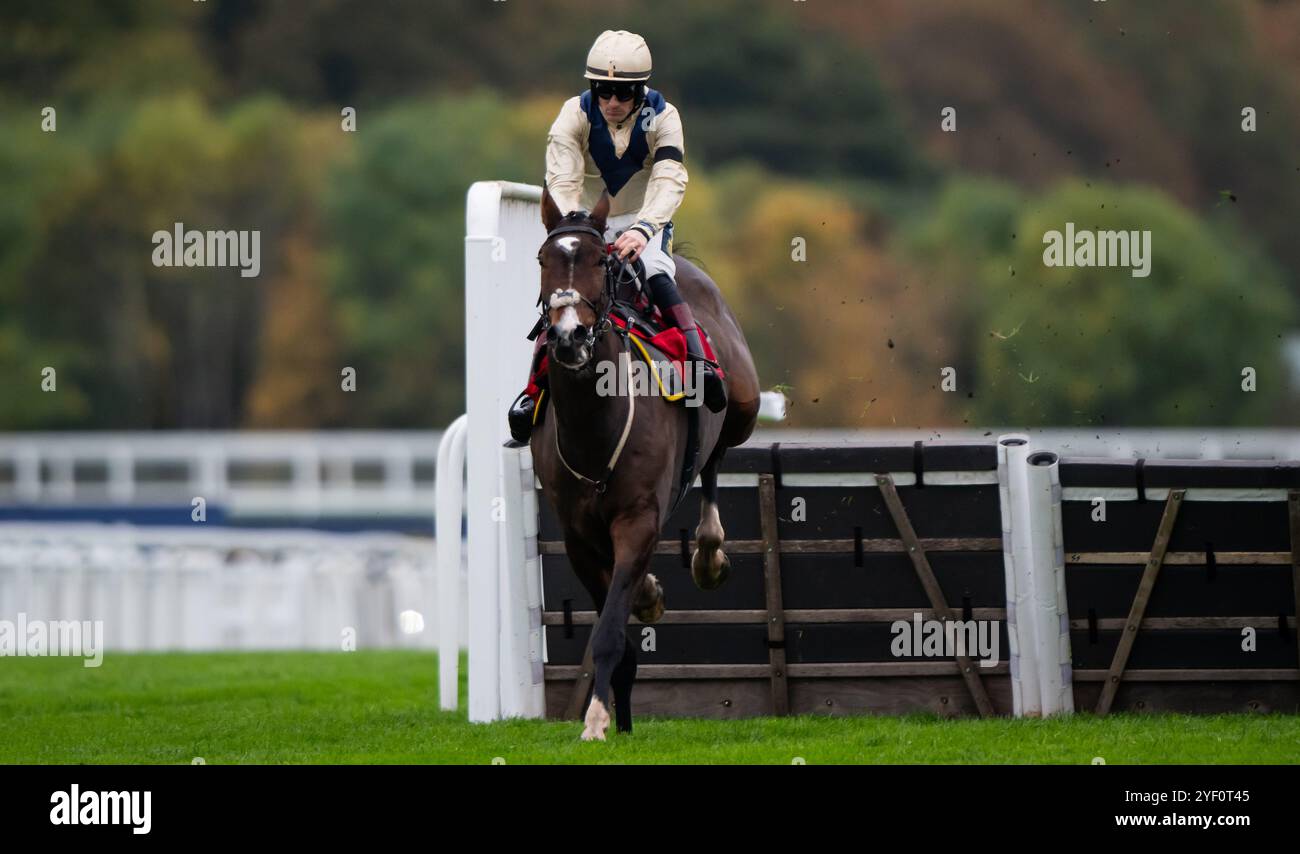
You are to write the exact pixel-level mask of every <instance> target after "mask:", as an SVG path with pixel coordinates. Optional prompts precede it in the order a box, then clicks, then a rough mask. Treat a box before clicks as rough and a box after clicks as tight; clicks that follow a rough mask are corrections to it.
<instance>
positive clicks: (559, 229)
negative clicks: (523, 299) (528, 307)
mask: <svg viewBox="0 0 1300 854" xmlns="http://www.w3.org/2000/svg"><path fill="white" fill-rule="evenodd" d="M566 234H588V235H591V236H592V237H594V238H596V240H598V241H600V245H601V246H602V247H603V248H604V261H603V262H602V263H603V265H604V267H605V284H604V286H603V287H602V288H601V297H602V299H601V305H600V306H599V307H598V306H596V305H595V304H594V303H593V302H592V301H591V300H589V299H587V298H586V297H585V296H583V295H582V294H580V293H578V292H577V290H575V289H573V288H564V289H556V290H555V291H554V292H552V293H551V295H550V296H549V297H546V298H545V299H543V298H542V296H541V295H540V294H539V295H538V297H537V304H538V305H539V306H541V313H542V317H541V319H540V320H539V321H538V323H537V327H536V328H537V331H538V332H539V333H542V332H544V333H546V336H547V339H548V340H551V338H552V332H551V329H552V324H551V311H552V309H556V308H563V307H564V306H566V305H577V304H578V303H580V302H581V303H585V304H586V305H587V307H588V308H590V309H591V311H592V313H593V314H594V315H596V321H595V323H593V324H592V325H591V326H586V325H584V324H579V325H578V328H579V329H580V330H582V334H581V335H580V336H578V337H579V338H580V339H583V343H588V344H590V345H591V346H592V347H593V348H594V347H595V346H596V344H597V343H598V342H599V341H600V339H601V337H602V336H603V335H604V334H605V333H606V332H608V331H609V330H610V328H611V327H612V326H613V323H612V322H611V321H610V319H609V313H610V311H611V310H612V309H613V308H614V304H615V303H616V302H617V301H618V299H617V295H618V289H619V288H620V287H622V286H623V285H624V284H629V283H631V282H634V281H635V280H636V269H635V268H634V267H633V265H632V263H631V262H629V261H628V260H627V259H625V258H619V257H618V256H616V255H614V253H613V252H610V251H609V248H608V247H607V246H606V245H605V235H604V234H602V233H601V232H600V231H599V230H597V229H596V227H595V226H592V225H586V224H584V223H581V222H567V223H561V224H559V225H557V226H556V227H555V228H553V229H551V230H550V231H549V232H547V234H546V239H545V240H544V241H542V245H541V247H540V248H538V250H537V262H538V263H539V264H540V263H541V261H542V252H543V251H544V250H545V249H546V247H547V246H548V245H549V244H550V242H551V241H552V240H554V239H555V238H557V237H561V236H563V235H566ZM619 333H620V334H621V335H622V336H623V339H624V341H623V344H624V347H626V346H627V340H626V339H627V331H626V330H625V329H622V328H620V329H619ZM575 334H576V333H575Z"/></svg>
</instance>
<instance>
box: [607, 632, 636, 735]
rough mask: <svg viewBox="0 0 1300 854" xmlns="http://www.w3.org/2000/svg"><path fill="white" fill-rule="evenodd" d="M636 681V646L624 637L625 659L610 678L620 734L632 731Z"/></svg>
mask: <svg viewBox="0 0 1300 854" xmlns="http://www.w3.org/2000/svg"><path fill="white" fill-rule="evenodd" d="M635 681H636V644H634V643H632V641H631V640H630V639H628V638H627V636H626V635H624V646H623V657H622V658H621V659H619V662H618V664H617V666H615V667H614V674H613V676H612V677H611V678H610V684H611V687H612V688H613V689H614V720H615V722H616V724H617V726H618V731H619V732H631V731H632V683H633V682H635Z"/></svg>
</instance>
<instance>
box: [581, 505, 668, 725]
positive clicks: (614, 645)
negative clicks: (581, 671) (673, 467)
mask: <svg viewBox="0 0 1300 854" xmlns="http://www.w3.org/2000/svg"><path fill="white" fill-rule="evenodd" d="M610 536H611V538H612V539H613V541H614V575H613V577H612V578H611V579H610V583H609V592H608V594H607V595H606V597H605V607H604V609H603V610H602V611H601V612H600V619H598V620H597V621H596V629H595V632H594V633H593V634H592V638H591V660H592V663H593V664H594V665H595V670H596V675H595V683H594V684H593V686H592V691H591V703H590V705H588V706H587V715H586V718H585V720H584V724H585V725H584V727H583V730H582V738H583V740H584V741H589V740H591V739H599V740H601V741H604V740H605V731H606V730H607V729H609V708H610V704H611V703H610V701H611V693H612V692H611V683H612V681H613V678H614V670H615V668H617V667H618V665H619V664H620V663H621V661H622V659H623V656H624V653H625V652H626V650H627V643H628V640H627V618H628V616H629V615H630V614H631V613H632V601H633V597H634V596H635V595H636V593H637V591H638V588H640V586H641V584H642V581H643V579H644V578H645V572H646V568H647V567H648V566H649V565H650V556H651V555H652V554H654V549H655V544H656V543H657V542H658V540H659V518H658V514H657V513H654V512H650V513H645V512H640V513H635V514H629V515H627V516H621V517H619V518H617V519H615V520H614V522H613V524H612V525H610ZM620 681H622V680H620ZM627 695H628V698H629V700H628V702H627V703H626V704H625V709H624V710H621V711H620V716H621V715H622V714H626V715H627V723H628V725H629V726H630V725H631V714H632V708H631V700H630V697H631V691H630V686H629V690H628V694H627Z"/></svg>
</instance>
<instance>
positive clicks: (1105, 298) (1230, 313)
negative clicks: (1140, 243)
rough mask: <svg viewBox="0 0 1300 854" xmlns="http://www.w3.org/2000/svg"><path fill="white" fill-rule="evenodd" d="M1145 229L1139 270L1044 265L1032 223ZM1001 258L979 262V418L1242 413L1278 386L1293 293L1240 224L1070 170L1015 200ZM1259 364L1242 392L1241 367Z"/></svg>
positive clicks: (1160, 420)
mask: <svg viewBox="0 0 1300 854" xmlns="http://www.w3.org/2000/svg"><path fill="white" fill-rule="evenodd" d="M1066 222H1074V223H1075V225H1076V229H1078V230H1085V229H1086V230H1110V229H1123V230H1139V231H1141V230H1145V229H1150V231H1151V273H1150V276H1148V277H1146V278H1135V277H1132V276H1131V275H1130V272H1129V270H1128V269H1127V268H1124V267H1109V268H1101V267H1051V268H1049V267H1045V266H1044V263H1043V250H1044V245H1043V242H1042V238H1043V235H1044V234H1045V233H1046V232H1048V231H1049V230H1052V229H1057V230H1064V228H1065V224H1066ZM1014 234H1015V235H1016V239H1015V243H1014V247H1013V248H1012V249H1011V251H1010V252H1009V253H1007V254H1006V255H1004V256H1003V257H1004V258H1005V266H1003V267H1002V269H1001V270H996V269H995V265H994V264H992V263H990V264H989V265H986V267H985V268H984V272H983V274H982V275H981V276H980V280H979V288H980V311H981V315H982V319H983V326H984V329H985V334H984V335H983V336H982V337H981V339H980V342H979V355H978V358H979V375H978V377H977V383H976V385H977V389H978V391H977V394H976V398H975V401H976V404H977V406H976V410H975V411H976V415H977V417H978V419H979V421H980V423H987V424H993V423H997V424H1003V423H1015V424H1026V425H1040V424H1095V425H1103V424H1104V425H1106V426H1125V425H1136V424H1149V425H1169V426H1173V425H1205V424H1213V425H1248V424H1264V423H1268V422H1269V421H1270V420H1271V419H1273V418H1275V417H1276V415H1277V411H1278V408H1279V407H1280V406H1281V405H1282V404H1283V403H1284V401H1285V396H1286V393H1287V387H1286V386H1287V378H1286V373H1285V367H1284V364H1283V362H1282V359H1281V352H1280V350H1281V346H1280V345H1281V337H1282V332H1283V330H1285V329H1286V328H1287V327H1288V326H1289V325H1291V324H1293V323H1294V321H1295V308H1294V300H1293V299H1292V298H1291V297H1290V295H1289V294H1288V293H1287V291H1286V290H1285V289H1284V288H1283V287H1282V285H1281V282H1280V277H1279V275H1278V273H1277V270H1276V268H1274V267H1273V266H1272V265H1271V264H1270V263H1269V262H1268V261H1267V260H1266V259H1265V257H1264V256H1263V255H1262V254H1261V253H1259V252H1258V251H1257V250H1256V249H1254V248H1253V247H1252V246H1251V244H1250V241H1248V240H1247V239H1245V238H1244V236H1243V235H1241V234H1239V233H1231V232H1227V231H1224V230H1220V229H1212V228H1209V227H1207V226H1206V225H1203V224H1201V223H1199V222H1198V221H1197V220H1196V219H1195V217H1193V216H1191V215H1190V214H1188V213H1187V212H1185V211H1183V210H1181V209H1180V208H1178V207H1177V206H1175V205H1173V204H1171V203H1170V202H1169V201H1168V200H1167V199H1166V198H1164V197H1163V196H1161V195H1160V194H1159V193H1156V192H1153V191H1150V190H1144V189H1131V188H1121V187H1114V186H1103V187H1087V186H1084V185H1082V184H1080V183H1077V182H1071V183H1067V184H1065V185H1063V186H1062V187H1061V188H1059V189H1058V190H1055V191H1054V192H1052V193H1051V194H1049V195H1047V196H1046V197H1044V198H1043V199H1041V200H1039V201H1038V202H1036V203H1035V204H1034V205H1033V206H1032V207H1031V208H1028V209H1025V210H1023V211H1022V213H1021V215H1020V217H1019V218H1018V220H1017V223H1016V225H1015V227H1014ZM1246 367H1252V368H1254V369H1255V371H1256V372H1257V376H1258V390H1257V391H1255V392H1250V393H1248V392H1244V391H1243V390H1242V388H1241V385H1242V370H1243V368H1246Z"/></svg>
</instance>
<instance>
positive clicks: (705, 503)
mask: <svg viewBox="0 0 1300 854" xmlns="http://www.w3.org/2000/svg"><path fill="white" fill-rule="evenodd" d="M723 452H724V449H723V448H721V447H719V449H718V450H717V451H716V452H714V454H713V456H712V457H710V458H709V461H708V463H706V464H705V466H704V469H703V470H702V471H701V472H700V485H701V486H702V487H703V491H702V494H701V496H700V525H699V527H698V528H696V529H695V546H696V548H695V554H693V555H691V578H692V579H694V580H695V586H696V587H698V588H700V589H701V590H714V589H716V588H718V587H721V586H722V582H724V581H726V580H727V576H728V575H730V574H731V559H730V558H728V557H727V553H726V552H724V551H723V550H722V543H723V541H724V540H725V538H726V535H727V532H726V531H724V530H723V529H722V519H721V517H719V516H718V464H719V463H720V462H722V454H723Z"/></svg>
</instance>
